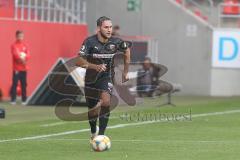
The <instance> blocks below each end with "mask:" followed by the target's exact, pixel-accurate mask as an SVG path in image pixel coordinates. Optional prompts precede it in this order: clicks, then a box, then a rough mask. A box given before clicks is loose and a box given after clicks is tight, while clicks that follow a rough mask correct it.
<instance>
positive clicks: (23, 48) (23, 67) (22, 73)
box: [11, 30, 30, 105]
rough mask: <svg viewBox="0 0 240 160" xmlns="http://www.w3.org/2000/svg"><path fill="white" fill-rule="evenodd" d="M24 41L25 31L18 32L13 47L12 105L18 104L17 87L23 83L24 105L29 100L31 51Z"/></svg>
mask: <svg viewBox="0 0 240 160" xmlns="http://www.w3.org/2000/svg"><path fill="white" fill-rule="evenodd" d="M23 40H24V33H23V31H20V30H18V31H16V41H15V42H14V43H13V44H12V45H11V53H12V59H13V77H12V87H11V104H13V105H14V104H16V95H17V92H16V90H17V85H18V81H20V83H21V90H22V104H25V102H26V100H27V90H26V89H27V70H28V65H27V62H28V60H29V57H30V54H29V49H28V46H27V45H26V43H25V42H24V41H23Z"/></svg>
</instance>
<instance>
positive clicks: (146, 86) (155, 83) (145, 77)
mask: <svg viewBox="0 0 240 160" xmlns="http://www.w3.org/2000/svg"><path fill="white" fill-rule="evenodd" d="M166 72H167V68H166V67H165V66H163V65H160V64H159V65H156V64H153V63H151V59H150V58H148V57H145V59H144V61H143V68H142V69H140V70H138V76H137V77H138V78H137V92H138V95H139V96H140V97H143V96H148V97H152V96H154V93H158V95H161V94H163V93H168V92H170V91H171V90H172V89H173V86H172V85H171V84H170V83H168V82H165V81H162V80H159V78H160V76H162V75H163V74H164V73H166Z"/></svg>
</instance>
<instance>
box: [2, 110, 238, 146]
mask: <svg viewBox="0 0 240 160" xmlns="http://www.w3.org/2000/svg"><path fill="white" fill-rule="evenodd" d="M233 113H240V110H231V111H224V112H212V113H202V114H195V115H192V118H197V117H206V116H216V115H225V114H233ZM159 122H166V121H144V122H136V123H126V124H118V125H114V126H109V127H107V128H108V129H114V128H124V127H128V126H138V125H143V124H151V123H159ZM87 131H90V129H81V130H73V131H66V132H60V133H54V134H47V135H39V136H32V137H24V138H16V139H6V140H0V143H3V142H12V141H23V140H35V139H41V138H48V137H55V136H63V135H69V134H76V133H81V132H87Z"/></svg>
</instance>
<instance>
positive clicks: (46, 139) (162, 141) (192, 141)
mask: <svg viewBox="0 0 240 160" xmlns="http://www.w3.org/2000/svg"><path fill="white" fill-rule="evenodd" d="M38 141H89V139H81V138H43V139H38ZM111 141H112V142H138V143H146V142H147V143H182V142H184V143H185V142H187V143H238V144H239V143H240V141H229V140H228V141H223V140H147V139H145V140H143V139H112V140H111Z"/></svg>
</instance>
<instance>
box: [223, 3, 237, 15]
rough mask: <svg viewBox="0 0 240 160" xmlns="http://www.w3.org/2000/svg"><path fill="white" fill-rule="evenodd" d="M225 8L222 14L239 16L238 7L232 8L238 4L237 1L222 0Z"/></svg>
mask: <svg viewBox="0 0 240 160" xmlns="http://www.w3.org/2000/svg"><path fill="white" fill-rule="evenodd" d="M224 4H226V6H224V7H223V13H224V14H239V13H240V12H239V6H233V5H235V4H239V3H238V0H224Z"/></svg>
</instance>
